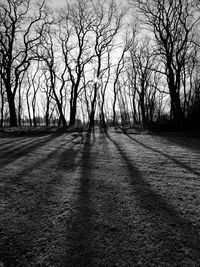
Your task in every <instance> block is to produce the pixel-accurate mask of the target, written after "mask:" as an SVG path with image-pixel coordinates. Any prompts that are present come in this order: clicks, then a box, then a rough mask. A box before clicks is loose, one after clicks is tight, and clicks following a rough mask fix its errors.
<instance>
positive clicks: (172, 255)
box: [107, 134, 200, 266]
mask: <svg viewBox="0 0 200 267" xmlns="http://www.w3.org/2000/svg"><path fill="white" fill-rule="evenodd" d="M107 138H108V139H109V140H110V141H111V142H112V143H113V144H114V146H115V147H116V149H117V151H118V152H119V154H120V155H121V157H122V159H123V161H124V162H125V163H126V166H127V169H128V172H129V184H130V189H131V191H132V196H133V197H135V198H136V199H137V201H138V205H139V206H140V207H141V208H142V209H144V210H146V212H147V214H149V216H148V217H147V219H148V221H149V223H150V224H151V228H152V233H151V235H152V237H151V238H152V240H153V239H155V242H156V244H155V247H156V245H157V243H158V242H163V244H164V245H163V249H164V252H160V254H162V253H164V254H163V255H162V257H164V258H165V260H166V262H168V263H169V262H171V264H172V265H171V266H174V265H173V264H174V262H176V261H177V259H178V257H179V253H180V251H181V250H182V249H183V248H184V247H187V249H188V251H189V250H191V251H192V253H191V254H192V256H193V257H194V258H195V259H198V260H200V258H199V255H200V233H199V227H198V226H195V225H193V224H192V223H191V221H188V220H187V219H185V218H184V217H183V216H182V214H181V212H180V211H178V210H176V208H175V207H173V206H172V205H171V204H170V203H168V202H167V201H166V200H165V198H163V196H162V195H161V194H160V193H158V192H156V191H155V190H153V188H152V187H151V184H150V183H149V182H148V181H147V180H146V179H145V178H144V177H143V176H142V175H141V173H140V171H139V169H138V168H137V167H136V166H134V165H133V162H132V160H130V159H129V157H128V156H127V154H126V152H124V151H123V150H122V148H121V147H120V145H119V144H118V143H117V142H116V141H115V140H113V139H112V138H111V136H110V135H109V134H107ZM147 148H148V147H147ZM166 247H167V249H166ZM152 255H153V253H152V254H151V256H152ZM157 256H158V257H159V255H157ZM149 260H150V259H149Z"/></svg>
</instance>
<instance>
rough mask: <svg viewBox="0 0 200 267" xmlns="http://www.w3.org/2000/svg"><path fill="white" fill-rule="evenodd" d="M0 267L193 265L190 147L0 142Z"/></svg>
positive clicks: (132, 137)
mask: <svg viewBox="0 0 200 267" xmlns="http://www.w3.org/2000/svg"><path fill="white" fill-rule="evenodd" d="M0 266H1V267H5V266H6V267H7V266H8V267H10V266H13V267H16V266H52V267H53V266H74V267H79V266H83V267H84V266H86V267H87V266H92V267H95V266H120V267H123V266H124V267H126V266H141V267H143V266H144V267H145V266H159V267H160V266H169V267H173V266H181V267H184V266H190V267H192V266H200V140H199V139H195V138H191V137H187V136H183V135H178V134H162V135H152V134H145V133H137V132H131V133H124V132H122V131H121V130H120V129H117V130H116V129H114V128H110V129H109V130H108V132H107V133H105V132H101V131H100V130H98V129H95V132H91V133H89V132H85V133H84V134H83V138H81V137H80V136H79V134H78V133H52V134H47V135H38V136H16V135H8V134H7V135H2V136H1V137H0Z"/></svg>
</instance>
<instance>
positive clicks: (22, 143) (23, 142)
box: [0, 138, 44, 155]
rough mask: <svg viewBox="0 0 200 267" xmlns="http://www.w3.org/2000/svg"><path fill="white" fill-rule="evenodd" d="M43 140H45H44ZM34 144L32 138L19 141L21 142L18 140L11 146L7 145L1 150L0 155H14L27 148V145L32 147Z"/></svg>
mask: <svg viewBox="0 0 200 267" xmlns="http://www.w3.org/2000/svg"><path fill="white" fill-rule="evenodd" d="M42 139H44V138H42ZM42 139H39V140H42ZM35 140H36V138H35ZM32 143H34V141H33V139H32V138H23V139H19V140H16V141H15V142H12V143H10V144H9V145H7V146H5V147H3V148H0V153H3V155H7V154H10V153H12V152H13V151H14V152H15V151H18V150H19V149H21V148H23V147H25V146H26V145H30V144H32ZM3 145H4V144H3ZM4 151H5V152H4Z"/></svg>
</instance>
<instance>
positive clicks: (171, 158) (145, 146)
mask: <svg viewBox="0 0 200 267" xmlns="http://www.w3.org/2000/svg"><path fill="white" fill-rule="evenodd" d="M124 134H125V135H126V136H127V137H128V138H130V139H131V140H132V141H134V142H136V143H138V144H139V145H141V146H143V147H144V148H146V149H148V150H151V151H154V152H156V153H159V154H160V155H162V156H164V157H166V158H168V159H169V160H171V161H173V162H174V163H176V164H177V165H179V166H180V167H182V168H184V169H186V170H187V171H189V172H191V173H193V174H195V175H198V176H199V175H200V172H198V171H195V170H194V169H193V168H191V167H190V166H188V165H187V164H185V163H182V162H180V161H179V160H177V159H176V158H174V157H172V156H170V155H168V154H167V153H164V152H162V151H160V150H157V149H155V148H153V147H151V146H149V145H147V144H144V143H142V142H140V141H138V140H136V139H135V138H133V137H132V136H130V135H129V134H127V133H124Z"/></svg>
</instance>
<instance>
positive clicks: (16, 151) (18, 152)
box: [0, 133, 63, 168]
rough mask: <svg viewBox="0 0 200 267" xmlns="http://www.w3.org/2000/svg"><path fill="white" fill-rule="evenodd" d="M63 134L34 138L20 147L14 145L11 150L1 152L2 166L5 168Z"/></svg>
mask: <svg viewBox="0 0 200 267" xmlns="http://www.w3.org/2000/svg"><path fill="white" fill-rule="evenodd" d="M62 134H63V133H61V134H57V133H56V134H55V133H54V134H51V135H48V136H47V137H44V138H42V139H39V140H38V139H34V140H33V141H30V142H28V143H25V144H21V145H20V146H19V147H17V148H15V147H14V148H13V149H11V150H9V151H3V152H0V168H3V167H5V166H6V165H7V164H10V163H12V162H14V161H15V160H17V159H19V158H21V157H24V156H26V155H27V154H28V153H30V152H33V151H34V150H36V149H37V148H39V147H42V146H44V145H45V144H47V143H48V142H50V141H52V140H53V139H56V138H58V137H59V136H60V135H62Z"/></svg>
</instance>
